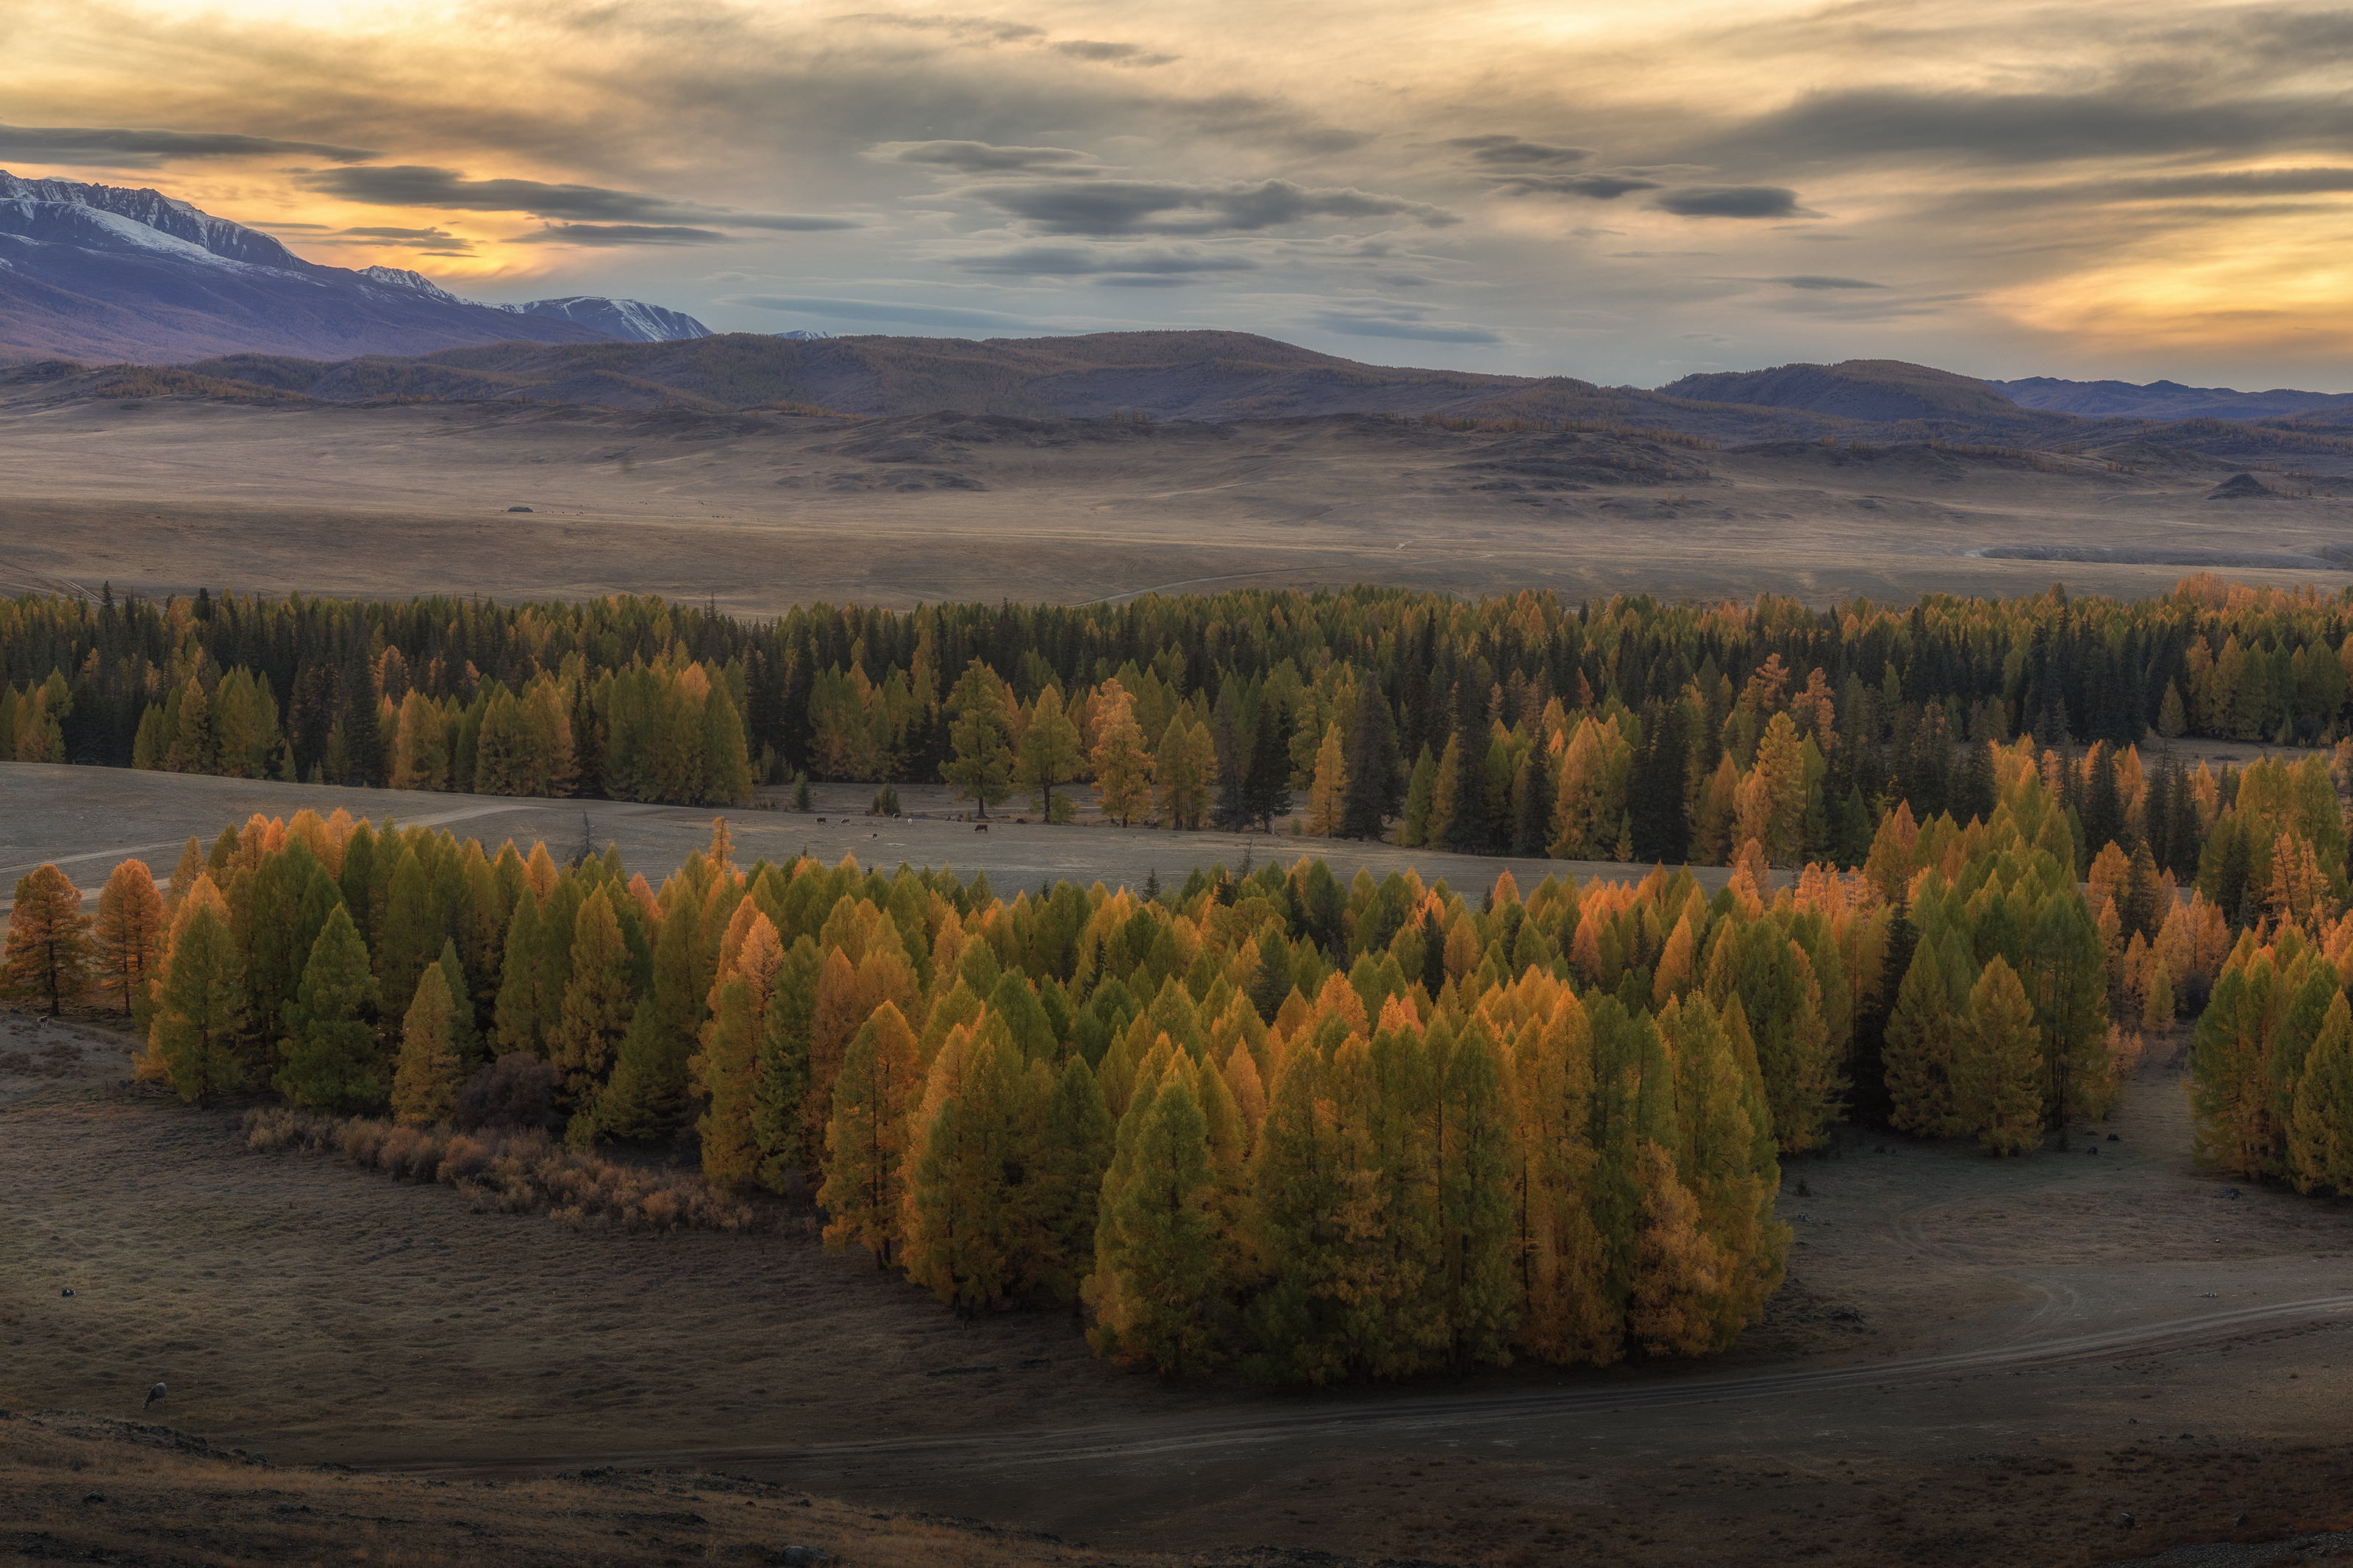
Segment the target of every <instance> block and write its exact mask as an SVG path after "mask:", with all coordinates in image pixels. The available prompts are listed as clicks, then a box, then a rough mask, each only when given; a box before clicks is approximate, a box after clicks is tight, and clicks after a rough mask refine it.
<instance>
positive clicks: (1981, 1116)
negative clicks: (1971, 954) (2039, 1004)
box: [1953, 953, 2042, 1154]
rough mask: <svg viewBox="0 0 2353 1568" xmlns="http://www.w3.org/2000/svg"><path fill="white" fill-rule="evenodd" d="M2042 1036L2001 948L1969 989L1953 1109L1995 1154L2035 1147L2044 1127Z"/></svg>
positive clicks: (1956, 1070) (1955, 1072) (2031, 1009)
mask: <svg viewBox="0 0 2353 1568" xmlns="http://www.w3.org/2000/svg"><path fill="white" fill-rule="evenodd" d="M2041 1068H2042V1042H2041V1040H2040V1039H2039V1038H2038V1031H2037V1030H2036V1028H2035V1026H2034V1007H2033V1005H2032V1004H2031V1002H2029V1001H2028V1000H2027V997H2026V988H2025V987H2024V986H2023V985H2021V984H2020V983H2019V979H2018V974H2017V972H2016V971H2014V970H2012V969H2011V968H2010V963H2009V962H2008V961H2007V960H2005V959H2004V958H2003V957H2002V956H2001V955H2000V953H1996V954H1995V955H1994V958H1993V961H1992V962H1991V963H1988V964H1987V965H1986V966H1985V971H1984V973H1981V974H1979V975H1978V982H1977V984H1975V985H1974V986H1972V987H1970V989H1969V1011H1968V1031H1967V1033H1966V1035H1965V1036H1964V1037H1963V1045H1962V1047H1961V1051H1960V1054H1959V1058H1958V1059H1957V1061H1956V1062H1955V1064H1954V1072H1953V1102H1954V1110H1955V1111H1956V1113H1957V1115H1958V1116H1959V1118H1960V1120H1961V1121H1962V1123H1963V1124H1964V1125H1965V1126H1966V1127H1967V1128H1968V1131H1971V1132H1973V1133H1975V1134H1976V1135H1977V1139H1978V1142H1980V1143H1983V1144H1984V1145H1985V1146H1986V1147H1987V1148H1988V1149H1989V1150H1990V1151H1992V1152H1994V1153H1996V1154H2013V1153H2016V1152H2019V1151H2020V1150H2021V1149H2028V1148H2031V1147H2032V1146H2033V1144H2034V1142H2035V1140H2036V1139H2037V1138H2038V1137H2040V1136H2041V1135H2042V1095H2041V1092H2040V1090H2039V1086H2038V1082H2037V1080H2038V1079H2039V1077H2040V1069H2041Z"/></svg>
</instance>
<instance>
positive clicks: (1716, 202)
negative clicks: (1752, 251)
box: [1653, 185, 1801, 218]
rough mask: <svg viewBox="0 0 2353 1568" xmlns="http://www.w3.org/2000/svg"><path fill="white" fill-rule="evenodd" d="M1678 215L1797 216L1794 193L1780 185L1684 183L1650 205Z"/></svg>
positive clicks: (1798, 209)
mask: <svg viewBox="0 0 2353 1568" xmlns="http://www.w3.org/2000/svg"><path fill="white" fill-rule="evenodd" d="M1653 205H1656V206H1657V207H1658V208H1659V209H1660V210H1661V211H1663V212H1671V213H1673V214H1674V215H1675V216H1678V217H1749V218H1754V217H1797V216H1800V212H1801V209H1800V208H1799V205H1798V193H1797V192H1795V191H1793V190H1790V189H1788V187H1787V186H1783V185H1685V186H1683V187H1682V188H1681V189H1679V190H1672V191H1669V192H1668V193H1667V194H1666V195H1662V196H1661V197H1660V198H1659V199H1658V200H1657V202H1656V203H1654V204H1653Z"/></svg>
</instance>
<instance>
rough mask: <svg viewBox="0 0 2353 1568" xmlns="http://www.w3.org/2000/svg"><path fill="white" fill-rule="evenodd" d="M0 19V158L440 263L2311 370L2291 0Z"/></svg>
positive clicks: (1300, 1) (2258, 377) (452, 276)
mask: <svg viewBox="0 0 2353 1568" xmlns="http://www.w3.org/2000/svg"><path fill="white" fill-rule="evenodd" d="M6 15H7V17H8V24H9V31H8V33H7V35H6V36H7V38H8V47H9V56H10V58H9V74H8V81H9V89H10V102H9V113H10V117H11V119H12V120H15V121H25V122H26V124H24V125H21V126H17V125H11V126H0V166H5V167H7V168H8V169H10V170H11V171H12V172H14V173H16V174H55V175H58V176H59V177H69V178H84V179H102V180H107V181H109V182H110V183H115V184H124V183H136V184H152V185H153V186H154V187H155V188H157V189H159V190H163V191H164V192H166V193H167V194H169V195H175V196H181V197H184V198H185V199H188V200H190V201H194V202H195V203H196V204H197V205H202V206H204V207H206V209H207V210H209V211H213V212H216V213H219V214H221V215H222V216H228V217H232V218H236V219H238V220H240V221H245V222H249V223H256V224H259V225H262V226H268V227H269V228H270V229H271V231H272V232H275V233H278V234H280V235H281V236H282V237H285V238H286V239H287V241H288V243H290V244H291V245H293V246H295V247H297V248H298V249H301V250H303V251H305V252H306V253H308V254H311V255H312V256H314V257H315V258H317V259H320V260H322V261H330V262H333V263H336V264H340V265H358V264H362V263H364V262H365V261H368V260H375V259H381V260H384V261H386V262H388V263H390V264H393V265H414V264H417V258H418V257H420V256H423V257H430V258H434V264H435V265H437V266H438V268H439V273H438V275H440V276H443V277H444V278H446V279H448V280H450V281H452V282H462V283H463V284H464V286H465V289H466V291H468V292H470V293H473V294H476V295H478V296H483V297H491V298H513V299H527V298H533V297H537V296H540V295H544V294H547V293H551V292H555V291H559V290H562V289H582V290H591V291H596V292H625V293H636V294H639V295H642V296H644V297H646V298H649V299H653V300H659V301H660V302H662V303H665V304H670V305H674V306H678V307H681V308H683V309H687V310H693V311H695V312H696V313H697V314H699V315H702V316H703V317H704V318H705V319H706V320H709V321H712V324H713V325H715V326H720V327H726V328H737V329H742V330H754V331H776V330H779V329H780V328H783V327H787V326H793V325H797V324H802V323H803V322H808V323H817V324H822V325H826V326H829V327H839V326H840V325H842V324H843V323H849V324H852V325H853V326H855V327H859V328H863V329H865V330H871V331H939V332H961V333H980V334H985V335H997V334H1003V333H1019V332H1023V331H1058V330H1077V329H1076V328H1075V327H1073V326H1072V323H1084V324H1085V325H1086V327H1087V328H1088V330H1098V329H1100V328H1102V327H1104V326H1109V325H1117V324H1121V323H1126V324H1131V325H1135V326H1200V325H1220V326H1231V327H1237V328H1242V329H1247V330H1253V331H1266V332H1271V333H1273V334H1275V335H1279V336H1291V337H1294V338H1298V339H1301V340H1303V341H1305V342H1311V343H1313V344H1314V345H1316V346H1319V347H1324V348H1327V349H1331V350H1333V351H1335V352H1339V353H1358V354H1367V353H1374V352H1375V346H1374V345H1376V344H1377V342H1379V341H1381V340H1389V341H1393V342H1399V343H1409V344H1412V345H1414V346H1413V347H1412V349H1411V350H1410V353H1412V354H1413V355H1414V356H1415V357H1417V358H1420V359H1425V360H1428V361H1430V362H1432V363H1446V364H1453V365H1460V366H1463V367H1468V368H1482V369H1495V370H1515V371H1527V372H1536V373H1565V374H1577V375H1584V376H1588V377H1589V378H1591V379H1594V380H1597V381H1602V382H1620V381H1633V382H1637V383H1640V384H1656V383H1658V382H1662V381H1665V380H1671V379H1672V378H1673V377H1674V376H1676V375H1679V374H1683V373H1684V372H1686V371H1689V370H1693V369H1698V368H1710V367H1724V366H1732V365H1752V364H1763V363H1781V362H1786V361H1788V360H1792V359H1838V358H1845V357H1891V358H1901V359H1913V360H1919V361H1925V362H1929V363H1943V364H1947V365H1949V366H1951V367H1952V368H1955V369H1960V370H1965V371H1970V372H1974V373H1976V374H1989V375H2004V376H2008V375H2019V374H2035V373H2047V374H2080V375H2121V376H2126V377H2128V378H2132V379H2139V380H2147V379H2150V378H2152V377H2154V376H2158V375H2174V376H2176V377H2179V378H2184V379H2192V378H2194V379H2198V380H2200V381H2201V382H2232V381H2240V382H2254V383H2260V384H2295V383H2302V384H2327V386H2328V387H2329V388H2330V389H2335V388H2336V386H2337V384H2338V383H2339V382H2343V381H2346V380H2347V379H2348V375H2353V373H2348V372H2347V371H2345V370H2344V369H2343V368H2342V367H2344V366H2345V365H2347V364H2348V363H2353V353H2348V351H2353V291H2348V290H2347V289H2345V288H2344V287H2343V285H2342V278H2343V262H2342V260H2341V258H2342V256H2343V254H2344V251H2345V248H2346V246H2347V244H2348V239H2353V88H2348V85H2347V83H2346V79H2345V77H2344V74H2343V70H2342V66H2341V62H2342V60H2343V59H2344V58H2345V56H2346V54H2347V52H2348V50H2353V17H2348V16H2347V14H2346V13H2345V12H2344V10H2343V8H2342V7H2341V5H2336V4H2334V0H2250V3H2244V4H2232V5H2221V4H2219V3H2216V4H2204V3H2201V0H2191V4H2190V5H2188V6H2173V7H2168V8H2163V9H2160V10H2157V11H2152V10H2150V9H2149V8H2148V7H2147V6H2146V5H2128V4H2126V3H2125V0H2083V3H2082V4H2079V5H2072V6H2067V7H2053V6H2051V5H2048V4H2046V3H2043V0H1984V3H1983V4H1980V5H1973V6H1970V7H1968V8H1966V9H1965V10H1954V9H1951V8H1945V9H1942V10H1939V9H1937V8H1935V7H1924V6H1920V5H1916V4H1912V3H1908V0H1907V3H1898V0H1847V3H1845V4H1841V5H1838V6H1835V7H1822V6H1820V5H1812V4H1803V5H1801V4H1797V3H1794V0H1765V3H1764V4H1763V5H1754V6H1748V7H1743V8H1741V9H1740V10H1739V11H1738V12H1736V13H1734V12H1728V11H1726V10H1725V8H1724V7H1723V6H1722V5H1720V4H1718V3H1712V0H1711V3H1703V0H1655V3H1654V4H1652V5H1646V6H1643V7H1641V8H1638V9H1631V10H1629V9H1622V8H1621V9H1620V11H1616V12H1613V11H1610V10H1609V8H1607V7H1599V8H1594V7H1555V8H1533V9H1532V8H1530V7H1527V6H1525V5H1517V4H1510V3H1507V0H1464V4H1461V5H1452V6H1448V7H1443V8H1432V7H1430V6H1427V5H1407V4H1403V3H1401V0H1345V3H1344V0H1296V3H1295V4H1293V5H1282V6H1270V5H1263V4H1262V3H1261V4H1255V5H1243V4H1240V3H1239V0H1198V3H1197V4H1194V5H1187V6H1185V7H1179V8H1176V9H1173V10H1171V9H1166V8H1164V9H1162V10H1159V11H1129V12H1125V13H1122V12H1119V11H1117V10H1116V9H1106V8H1104V7H1102V6H1101V5H1095V4H1092V3H1082V0H1029V3H1026V4H1024V5H1021V6H1019V7H1013V6H1009V5H994V4H988V3H985V0H960V3H959V4H958V5H957V6H956V7H955V9H952V10H949V9H938V8H926V7H921V6H908V7H893V6H890V5H882V6H881V7H878V8H870V9H866V10H852V11H843V12H836V13H831V14H826V13H823V12H821V11H818V10H812V9H804V8H799V7H786V6H782V5H768V4H762V3H756V0H661V3H659V4H652V5H614V4H611V3H610V0H441V3H440V4H438V5H433V6H429V7H422V8H420V7H417V6H415V5H405V4H397V3H396V0H339V3H338V4H335V5H316V4H308V3H304V0H249V3H245V4H240V5H235V6H223V5H218V4H217V0H14V3H13V4H11V5H8V6H7V10H6ZM1824 84H1835V85H1824ZM127 104H136V105H138V109H137V111H136V118H137V119H138V121H140V122H141V123H140V127H137V128H125V127H121V126H120V125H119V124H118V123H117V122H118V121H121V120H122V119H124V118H126V117H127V115H126V111H125V110H123V108H122V106H124V105H127ZM1826 245H1828V246H1830V247H1831V248H1828V249H1826V248H1825V246H1826ZM1833 255H1835V257H1836V258H1837V259H1836V260H1835V261H1832V260H1831V257H1832V256H1833ZM716 268H725V270H724V271H718V270H715V269H716ZM1392 352H1393V353H1405V352H1407V351H1405V350H1402V349H1400V350H1395V351H1392Z"/></svg>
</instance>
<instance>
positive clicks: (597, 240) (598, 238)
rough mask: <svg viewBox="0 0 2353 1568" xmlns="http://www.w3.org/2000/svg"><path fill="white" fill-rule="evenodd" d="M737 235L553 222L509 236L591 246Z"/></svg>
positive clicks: (719, 240)
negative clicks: (528, 232)
mask: <svg viewBox="0 0 2353 1568" xmlns="http://www.w3.org/2000/svg"><path fill="white" fill-rule="evenodd" d="M734 242H735V236H733V235H732V234H722V233H720V232H719V231H718V230H717V229H715V228H689V227H687V226H684V225H681V224H648V223H554V224H550V225H548V226H546V227H545V228H543V229H541V230H540V231H539V232H538V233H536V234H518V235H512V236H510V237H508V240H507V243H508V244H510V245H588V246H596V247H599V248H604V247H613V246H622V245H732V244H733V243H734Z"/></svg>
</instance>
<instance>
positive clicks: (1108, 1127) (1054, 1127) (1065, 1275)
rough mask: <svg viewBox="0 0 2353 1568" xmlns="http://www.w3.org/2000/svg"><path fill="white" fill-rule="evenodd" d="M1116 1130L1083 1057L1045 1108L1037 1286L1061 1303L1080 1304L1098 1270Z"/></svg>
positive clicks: (1068, 1068)
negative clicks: (1106, 1177)
mask: <svg viewBox="0 0 2353 1568" xmlns="http://www.w3.org/2000/svg"><path fill="white" fill-rule="evenodd" d="M1112 1145H1113V1127H1112V1120H1111V1110H1110V1109H1109V1108H1108V1107H1106V1106H1105V1105H1104V1104H1103V1088H1102V1086H1101V1085H1100V1084H1098V1083H1096V1082H1095V1075H1094V1073H1093V1071H1092V1069H1091V1068H1089V1067H1088V1066H1087V1061H1086V1058H1084V1057H1082V1056H1076V1055H1073V1056H1072V1057H1071V1059H1070V1060H1069V1061H1067V1062H1065V1063H1064V1064H1063V1065H1062V1072H1061V1076H1060V1078H1058V1079H1055V1080H1054V1088H1053V1092H1052V1095H1051V1097H1050V1099H1049V1100H1047V1104H1046V1119H1045V1135H1044V1138H1043V1140H1042V1143H1041V1147H1040V1150H1039V1171H1038V1175H1037V1188H1038V1191H1037V1212H1038V1223H1039V1227H1040V1228H1041V1229H1042V1230H1043V1232H1044V1233H1045V1239H1046V1249H1045V1256H1044V1258H1043V1259H1042V1260H1041V1266H1040V1268H1039V1283H1040V1284H1041V1285H1043V1286H1044V1287H1045V1289H1047V1290H1048V1291H1049V1292H1050V1293H1051V1294H1052V1295H1053V1296H1054V1298H1055V1299H1056V1300H1063V1301H1070V1302H1072V1303H1074V1304H1075V1303H1076V1302H1077V1301H1078V1300H1079V1286H1080V1283H1081V1281H1082V1280H1083V1279H1085V1277H1086V1275H1087V1272H1088V1271H1089V1270H1090V1269H1091V1268H1093V1266H1094V1257H1095V1226H1096V1224H1097V1217H1096V1216H1097V1213H1098V1209H1099V1206H1100V1203H1101V1199H1102V1196H1103V1173H1104V1172H1105V1171H1106V1170H1108V1169H1109V1168H1110V1166H1111V1156H1112Z"/></svg>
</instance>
